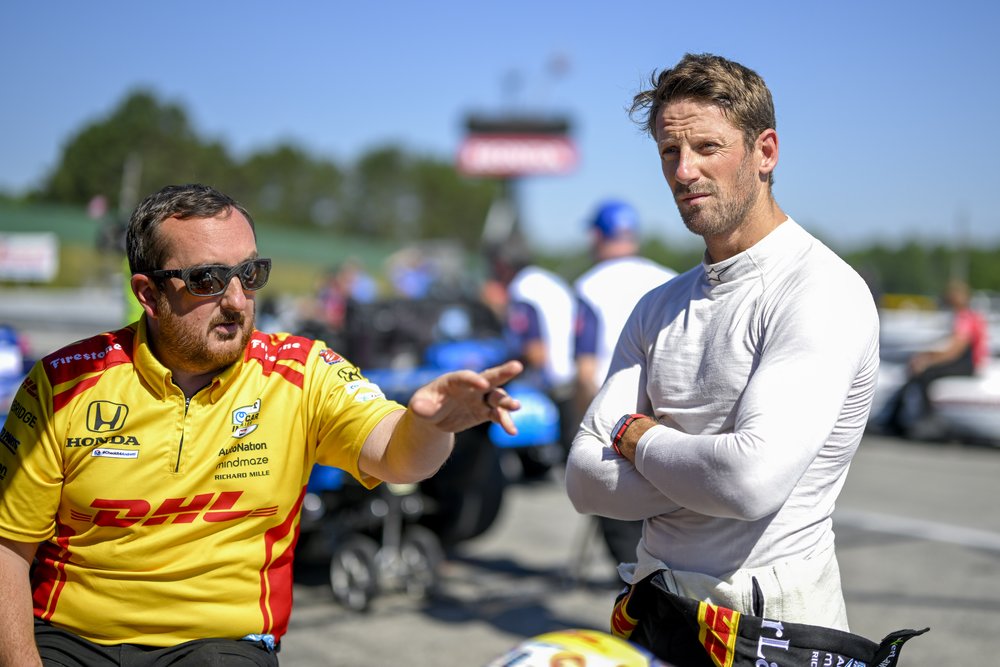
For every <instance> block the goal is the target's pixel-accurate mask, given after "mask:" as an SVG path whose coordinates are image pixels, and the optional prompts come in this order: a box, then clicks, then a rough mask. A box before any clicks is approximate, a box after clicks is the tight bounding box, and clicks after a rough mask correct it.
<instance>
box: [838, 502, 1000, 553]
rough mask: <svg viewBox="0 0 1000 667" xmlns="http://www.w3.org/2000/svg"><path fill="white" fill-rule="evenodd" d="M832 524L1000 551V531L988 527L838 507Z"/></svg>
mask: <svg viewBox="0 0 1000 667" xmlns="http://www.w3.org/2000/svg"><path fill="white" fill-rule="evenodd" d="M833 523H834V527H836V526H837V524H841V525H845V526H851V527H853V528H860V529H862V530H870V531H875V532H879V533H886V534H889V535H901V536H903V537H914V538H918V539H922V540H931V541H934V542H948V543H951V544H958V545H960V546H963V547H971V548H973V549H985V550H987V551H996V552H1000V534H998V533H993V532H990V531H988V530H977V529H975V528H963V527H962V526H954V525H951V524H947V523H939V522H937V521H924V520H923V519H910V518H907V517H901V516H893V515H891V514H878V513H875V512H861V511H856V510H837V511H835V512H834V513H833Z"/></svg>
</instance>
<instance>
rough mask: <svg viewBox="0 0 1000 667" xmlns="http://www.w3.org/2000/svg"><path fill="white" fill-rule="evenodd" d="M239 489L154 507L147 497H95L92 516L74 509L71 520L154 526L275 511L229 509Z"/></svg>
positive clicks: (275, 509)
mask: <svg viewBox="0 0 1000 667" xmlns="http://www.w3.org/2000/svg"><path fill="white" fill-rule="evenodd" d="M242 495H243V492H242V491H224V492H222V493H218V494H216V493H200V494H198V495H196V496H194V497H193V498H191V499H188V498H167V499H165V500H163V501H162V502H161V503H160V504H159V505H158V506H157V507H156V509H153V505H152V503H150V502H149V501H148V500H142V499H134V500H120V499H110V498H95V499H94V500H93V502H91V503H90V506H91V507H92V508H94V509H96V510H97V512H96V513H95V514H94V515H92V516H91V515H88V514H84V513H82V512H76V511H74V512H73V513H72V516H73V518H74V519H77V520H81V521H88V522H93V523H94V524H95V525H98V526H112V527H116V528H128V527H129V526H135V525H143V526H158V525H161V524H165V523H193V522H194V521H197V520H198V519H201V520H202V521H207V522H209V523H219V522H223V521H236V520H238V519H243V518H246V517H260V516H273V515H275V514H277V513H278V507H277V505H274V506H271V507H260V508H257V509H252V510H233V507H234V506H235V505H236V501H238V500H239V499H240V496H242Z"/></svg>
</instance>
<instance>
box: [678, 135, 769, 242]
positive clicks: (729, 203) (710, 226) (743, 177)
mask: <svg viewBox="0 0 1000 667" xmlns="http://www.w3.org/2000/svg"><path fill="white" fill-rule="evenodd" d="M749 158H750V156H749V154H748V155H747V156H746V157H745V158H744V159H743V160H742V161H741V162H740V168H739V172H738V177H737V180H736V184H735V188H736V189H735V191H734V192H733V193H732V197H730V198H729V199H728V200H725V201H721V200H719V199H718V188H717V187H713V189H712V190H710V191H708V194H711V195H712V196H713V198H714V199H715V200H716V201H717V202H718V203H719V209H718V210H717V211H714V212H712V211H704V210H694V211H691V210H689V211H688V212H687V213H685V212H684V211H682V210H681V209H678V211H679V212H680V214H681V220H683V221H684V226H685V227H687V228H688V230H690V231H691V232H692V233H694V234H697V235H699V236H702V237H706V236H719V235H723V234H728V233H729V232H732V231H733V230H735V229H738V228H739V227H740V226H741V225H742V224H743V223H744V222H745V221H746V219H747V216H748V215H749V214H750V211H751V210H752V209H753V206H754V203H755V201H756V196H757V191H756V188H755V187H754V184H755V182H756V179H757V174H756V173H755V172H754V171H753V170H752V169H750V168H749ZM687 192H690V191H689V190H688V189H687V187H678V188H676V189H675V191H674V194H675V195H678V194H685V193H687ZM697 192H701V191H697Z"/></svg>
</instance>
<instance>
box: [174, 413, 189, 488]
mask: <svg viewBox="0 0 1000 667" xmlns="http://www.w3.org/2000/svg"><path fill="white" fill-rule="evenodd" d="M190 405H191V397H190V396H185V397H184V423H185V424H187V413H188V407H190ZM186 431H187V428H183V429H181V441H180V442H179V443H177V461H176V462H175V463H174V472H180V471H181V452H182V451H183V450H184V433H185V432H186Z"/></svg>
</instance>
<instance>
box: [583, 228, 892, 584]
mask: <svg viewBox="0 0 1000 667" xmlns="http://www.w3.org/2000/svg"><path fill="white" fill-rule="evenodd" d="M878 358H879V357H878V315H877V312H876V309H875V304H874V302H873V299H872V297H871V293H870V291H869V290H868V288H867V286H866V285H865V283H864V282H863V281H862V279H861V278H860V276H858V274H857V273H856V272H855V271H854V270H853V269H851V268H850V267H849V266H848V265H847V264H846V263H845V262H843V260H841V259H840V258H839V257H837V255H835V254H834V253H833V252H832V251H831V250H829V249H828V248H827V247H826V246H824V245H823V244H822V243H820V242H819V241H818V240H817V239H815V238H814V237H812V236H811V235H810V234H809V233H808V232H806V231H805V230H804V229H802V227H800V226H799V225H798V224H796V223H795V222H794V221H793V220H791V219H787V220H786V221H785V222H784V223H782V224H781V225H779V226H778V227H777V228H776V229H775V230H774V231H772V232H771V233H770V234H769V235H768V236H766V237H765V238H764V239H762V240H761V241H760V242H758V243H757V244H756V245H754V246H753V247H752V248H750V249H748V250H746V251H744V252H743V253H740V254H739V255H737V256H735V257H732V258H730V259H728V260H725V261H723V262H719V263H717V264H702V265H701V266H698V267H695V268H694V269H692V270H690V271H688V272H686V273H684V274H682V275H680V276H678V277H676V278H674V279H672V280H670V281H669V282H667V283H666V284H664V285H662V286H661V287H659V288H657V289H655V290H653V291H651V292H650V293H649V294H647V295H646V296H645V297H644V298H643V300H642V301H641V302H640V303H639V304H638V306H637V307H636V309H635V311H634V312H633V313H632V316H631V317H630V319H629V321H628V323H627V324H626V326H625V329H624V330H623V332H622V336H621V339H620V341H619V343H618V346H617V348H616V350H615V355H614V358H613V360H612V364H611V369H610V371H609V375H608V379H607V381H606V382H605V384H604V386H603V388H602V389H601V391H600V392H599V394H598V396H597V397H596V398H595V400H594V402H593V403H592V404H591V406H590V409H589V410H588V412H587V414H586V415H585V417H584V420H583V423H582V425H581V429H580V431H579V433H578V434H577V436H576V439H575V440H574V443H573V448H572V451H571V452H570V455H569V460H568V462H567V469H566V485H567V491H568V493H569V496H570V499H571V501H572V502H573V504H574V506H575V507H576V509H577V510H578V511H580V512H581V513H588V514H600V515H604V516H609V517H613V518H618V519H644V520H645V525H644V529H643V538H642V543H641V548H640V551H641V550H642V549H644V550H645V551H646V552H647V553H649V554H651V555H652V556H653V557H654V558H656V559H659V561H661V562H662V563H664V564H665V565H667V566H668V567H671V568H675V569H681V570H690V571H695V572H702V573H705V574H710V575H712V576H724V575H725V574H727V573H731V572H734V571H736V570H738V569H740V568H753V567H761V566H766V565H769V564H772V563H775V562H780V561H784V560H789V559H796V558H807V557H808V556H809V555H810V554H812V553H815V552H817V551H818V550H820V549H825V548H827V547H830V546H832V543H833V532H832V526H831V519H830V517H831V514H832V512H833V508H834V503H835V500H836V498H837V496H838V494H839V493H840V490H841V488H842V486H843V484H844V480H845V478H846V475H847V471H848V468H849V466H850V462H851V458H852V457H853V455H854V453H855V451H856V449H857V446H858V444H859V442H860V440H861V436H862V434H863V431H864V427H865V424H866V422H867V418H868V412H869V409H870V407H871V401H872V397H873V394H874V389H875V381H876V375H877V370H878ZM631 412H640V413H644V414H647V415H651V416H653V417H654V418H655V419H656V420H657V421H658V422H659V425H657V426H655V427H653V428H652V429H650V430H649V431H647V432H646V433H645V434H644V435H643V437H642V438H641V440H640V441H639V445H638V448H637V451H636V461H635V465H633V464H632V463H630V462H629V461H628V460H626V459H624V458H622V457H620V456H619V455H617V454H616V453H615V452H614V451H613V450H612V449H611V447H610V444H609V442H610V436H609V433H610V431H611V429H612V427H613V426H614V424H615V422H616V421H617V420H618V418H619V417H620V416H621V415H623V414H625V413H631Z"/></svg>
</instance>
